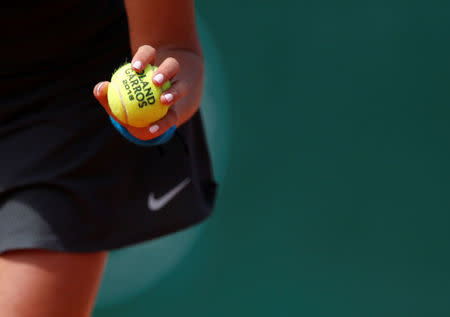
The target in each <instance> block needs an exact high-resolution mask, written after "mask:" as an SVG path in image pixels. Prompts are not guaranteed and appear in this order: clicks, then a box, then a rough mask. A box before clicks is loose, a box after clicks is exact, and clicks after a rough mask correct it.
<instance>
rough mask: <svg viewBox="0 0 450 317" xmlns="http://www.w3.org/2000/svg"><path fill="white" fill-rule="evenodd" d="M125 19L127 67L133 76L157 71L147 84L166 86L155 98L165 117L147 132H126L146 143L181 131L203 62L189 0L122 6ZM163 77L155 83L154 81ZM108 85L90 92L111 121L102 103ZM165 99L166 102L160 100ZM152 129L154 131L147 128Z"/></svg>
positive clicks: (196, 102)
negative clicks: (168, 132)
mask: <svg viewBox="0 0 450 317" xmlns="http://www.w3.org/2000/svg"><path fill="white" fill-rule="evenodd" d="M124 1H125V8H126V11H127V16H128V25H129V33H130V45H131V50H132V53H133V59H132V61H131V64H132V65H133V68H134V69H135V70H136V71H140V70H142V69H144V68H145V67H146V66H147V64H149V63H150V64H152V65H157V66H158V70H157V72H156V73H155V74H154V76H153V83H154V84H155V85H157V86H161V85H163V83H164V82H165V81H166V80H170V81H171V83H172V86H171V88H170V89H168V90H167V91H165V92H164V94H163V95H162V96H161V102H162V103H163V104H166V105H168V106H169V107H170V108H169V111H168V112H167V114H166V116H165V117H163V118H162V119H160V120H158V121H157V122H154V123H153V124H152V125H151V126H150V127H148V128H135V127H131V126H128V125H127V126H126V127H127V129H128V131H129V132H130V133H131V134H133V135H134V136H136V137H137V138H139V139H143V140H146V139H151V138H155V137H158V136H159V135H161V134H163V133H164V132H165V131H166V130H167V129H168V128H170V127H171V126H173V125H174V124H176V125H177V126H180V125H182V124H183V123H185V122H186V121H187V120H189V119H190V118H191V117H192V116H193V115H194V114H195V112H196V111H197V110H198V109H199V107H200V101H201V97H202V89H203V73H204V69H203V56H202V51H201V46H200V41H199V39H198V35H197V30H196V26H195V11H194V3H193V2H194V1H193V0H162V1H161V0H159V1H157V0H124ZM158 75H159V76H161V75H162V76H163V81H162V82H158V81H157V80H156V78H157V76H158ZM107 84H108V83H107V82H102V83H99V84H97V85H96V87H95V88H94V95H95V97H96V98H97V99H98V100H99V102H100V103H101V104H102V105H103V107H104V108H105V110H106V111H107V112H108V113H109V114H110V115H111V112H110V110H109V105H108V101H107V96H106V94H107V90H108V85H107ZM166 96H169V97H171V98H166ZM155 126H157V129H156V130H155V129H151V127H155Z"/></svg>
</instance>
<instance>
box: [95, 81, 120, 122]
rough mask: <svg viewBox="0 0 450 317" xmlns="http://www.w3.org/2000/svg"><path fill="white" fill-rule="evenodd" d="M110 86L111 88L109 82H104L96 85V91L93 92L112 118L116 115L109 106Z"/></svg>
mask: <svg viewBox="0 0 450 317" xmlns="http://www.w3.org/2000/svg"><path fill="white" fill-rule="evenodd" d="M108 86H109V82H107V81H102V82H100V83H98V84H97V85H95V87H94V90H93V91H92V92H93V94H94V97H95V98H96V99H97V100H98V102H99V103H100V104H101V105H102V106H103V108H104V109H105V111H106V112H107V113H108V114H109V115H110V116H113V117H114V115H113V114H112V113H111V109H110V108H109V104H108ZM114 118H115V117H114Z"/></svg>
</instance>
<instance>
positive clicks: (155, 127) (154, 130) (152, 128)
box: [148, 124, 159, 133]
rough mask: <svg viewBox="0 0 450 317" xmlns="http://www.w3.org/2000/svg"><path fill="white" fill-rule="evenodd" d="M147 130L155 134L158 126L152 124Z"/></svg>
mask: <svg viewBox="0 0 450 317" xmlns="http://www.w3.org/2000/svg"><path fill="white" fill-rule="evenodd" d="M148 130H149V131H150V133H155V132H156V131H158V130H159V126H158V125H157V124H154V125H152V126H151V127H150V129H148Z"/></svg>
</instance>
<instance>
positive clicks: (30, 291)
mask: <svg viewBox="0 0 450 317" xmlns="http://www.w3.org/2000/svg"><path fill="white" fill-rule="evenodd" d="M125 7H126V10H127V15H128V18H129V30H130V45H131V49H132V52H133V59H132V63H134V62H136V61H140V62H141V67H140V68H139V69H136V71H139V70H141V69H143V68H145V66H146V65H147V64H148V63H155V65H159V68H158V72H157V73H156V74H155V76H156V75H157V74H158V73H160V74H162V75H163V76H164V78H165V80H171V82H172V87H171V88H170V89H169V90H167V91H166V92H165V93H164V94H163V95H162V96H161V101H162V103H164V104H166V105H167V106H168V107H170V108H169V111H168V113H167V115H166V116H165V117H164V118H162V119H161V120H159V121H157V122H155V123H153V124H152V126H153V125H156V126H158V128H157V129H156V131H155V132H154V133H152V132H150V130H149V128H150V127H146V128H132V127H128V128H129V131H130V133H132V134H134V135H135V136H137V137H139V138H141V139H151V138H155V137H157V136H159V135H161V134H163V133H164V132H165V131H166V130H167V129H168V128H169V127H171V126H172V125H173V124H175V123H176V124H177V126H181V125H182V124H184V123H185V122H186V121H187V120H189V118H191V117H192V115H193V114H194V113H195V112H196V111H197V110H198V108H199V105H200V99H201V94H202V86H203V57H202V52H201V48H200V44H199V40H198V37H197V31H196V29H195V19H194V4H193V0H165V1H157V0H125ZM151 12H157V13H158V14H151ZM149 15H151V17H152V18H151V19H149V18H148V16H149ZM153 78H155V77H153ZM153 82H154V83H155V85H159V86H161V85H162V84H163V83H158V82H156V81H155V80H153ZM107 89H108V82H101V83H98V84H97V85H96V86H95V87H94V89H93V93H94V96H95V97H96V98H97V99H98V101H99V103H100V104H101V105H102V106H103V107H104V108H105V110H106V111H107V112H110V111H109V106H108V102H107V97H106V92H107ZM169 93H170V94H172V96H173V98H172V100H171V101H168V100H167V99H166V97H167V94H169ZM106 258H107V252H94V253H64V252H54V251H45V250H40V249H29V250H17V251H10V252H5V253H3V254H2V255H0V316H8V317H42V316H46V317H61V316H65V317H88V316H90V315H91V312H92V309H93V305H94V302H95V298H96V295H97V292H98V288H99V284H100V281H101V276H102V274H103V270H104V266H105V262H106Z"/></svg>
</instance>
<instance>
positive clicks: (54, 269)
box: [0, 250, 107, 317]
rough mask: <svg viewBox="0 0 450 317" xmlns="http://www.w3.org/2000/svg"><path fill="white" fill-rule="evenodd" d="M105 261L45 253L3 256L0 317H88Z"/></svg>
mask: <svg viewBox="0 0 450 317" xmlns="http://www.w3.org/2000/svg"><path fill="white" fill-rule="evenodd" d="M106 258H107V253H106V252H98V253H62V252H51V251H44V250H18V251H11V252H6V253H4V254H2V255H0V316H8V317H42V316H46V317H60V316H64V317H89V316H90V315H91V312H92V309H93V306H94V302H95V298H96V295H97V291H98V287H99V284H100V281H101V276H102V273H103V269H104V266H105V262H106Z"/></svg>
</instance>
